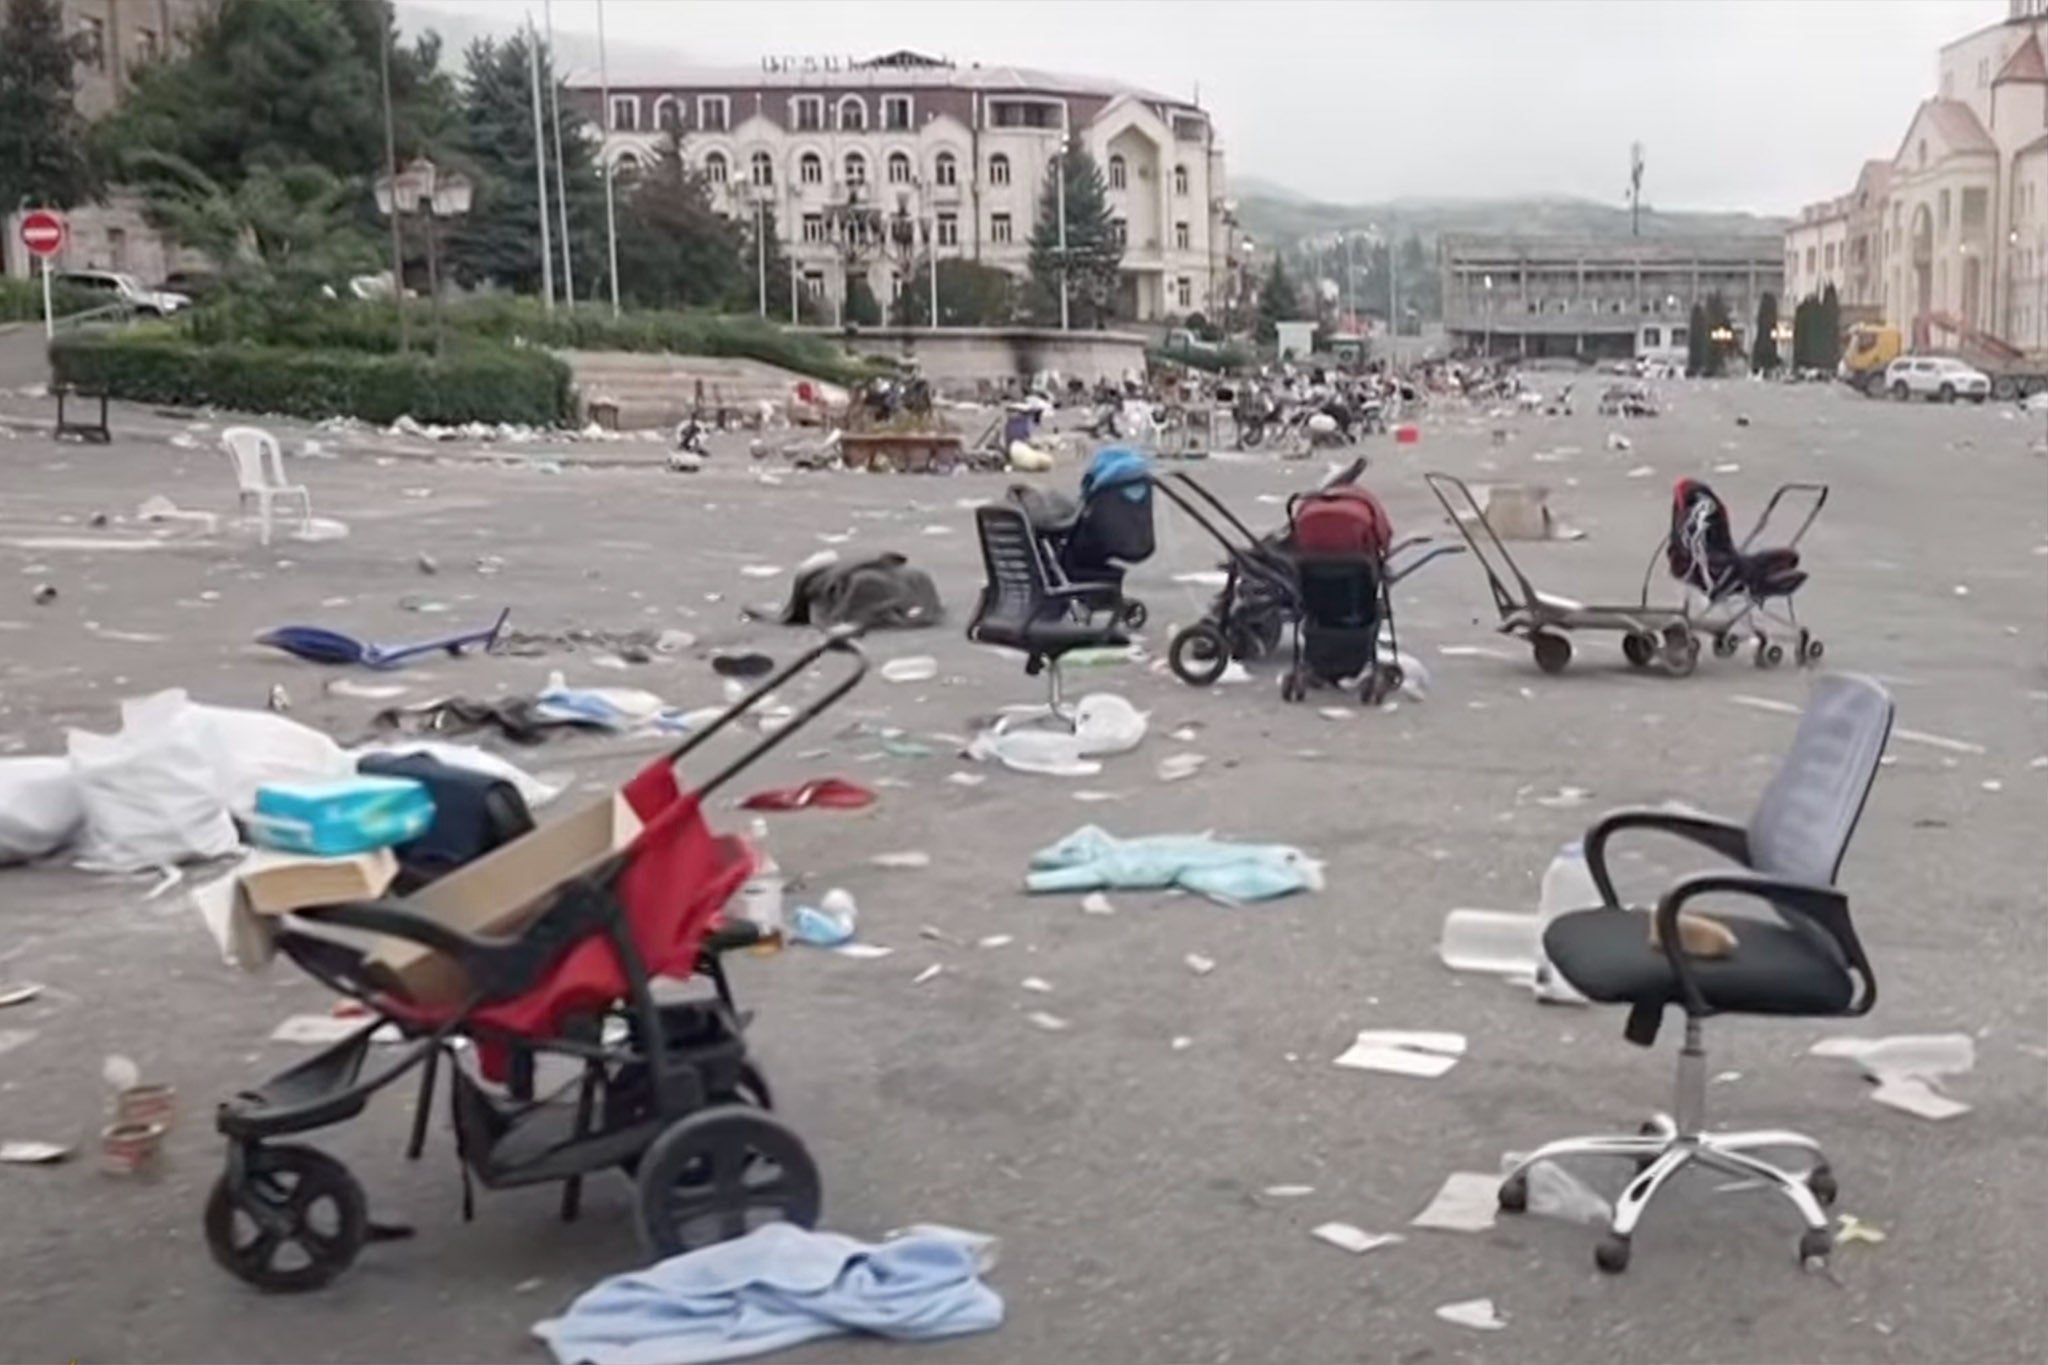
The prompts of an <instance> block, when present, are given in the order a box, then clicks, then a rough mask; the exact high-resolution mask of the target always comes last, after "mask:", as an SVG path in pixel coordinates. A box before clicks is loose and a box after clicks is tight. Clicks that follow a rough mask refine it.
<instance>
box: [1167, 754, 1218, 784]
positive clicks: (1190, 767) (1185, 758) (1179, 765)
mask: <svg viewBox="0 0 2048 1365" xmlns="http://www.w3.org/2000/svg"><path fill="white" fill-rule="evenodd" d="M1208 761H1209V759H1208V756H1207V755H1205V754H1196V753H1180V754H1169V755H1167V756H1166V757H1165V758H1162V759H1160V760H1159V780H1160V781H1161V782H1178V781H1180V780H1181V779H1182V778H1186V777H1193V776H1194V775H1195V774H1196V773H1198V772H1200V771H1201V770H1202V765H1203V764H1205V763H1207V762H1208Z"/></svg>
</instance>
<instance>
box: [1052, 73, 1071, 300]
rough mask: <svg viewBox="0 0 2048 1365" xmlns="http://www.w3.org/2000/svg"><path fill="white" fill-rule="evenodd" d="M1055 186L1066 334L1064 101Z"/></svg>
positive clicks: (1065, 121)
mask: <svg viewBox="0 0 2048 1365" xmlns="http://www.w3.org/2000/svg"><path fill="white" fill-rule="evenodd" d="M1053 184H1054V191H1053V192H1054V194H1055V196H1056V197H1057V202H1058V211H1059V220H1060V330H1061V331H1062V332H1064V331H1066V330H1067V327H1068V324H1069V321H1070V315H1069V311H1068V304H1067V106H1066V102H1065V101H1064V100H1063V101H1061V103H1060V159H1059V171H1058V173H1057V178H1056V179H1055V180H1054V182H1053Z"/></svg>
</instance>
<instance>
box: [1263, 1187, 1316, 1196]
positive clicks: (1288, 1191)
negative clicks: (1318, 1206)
mask: <svg viewBox="0 0 2048 1365" xmlns="http://www.w3.org/2000/svg"><path fill="white" fill-rule="evenodd" d="M1315 1192H1316V1187H1315V1186H1313V1185H1268V1186H1266V1188H1265V1189H1263V1190H1260V1191H1259V1193H1260V1194H1263V1195H1265V1196H1266V1198H1268V1199H1301V1198H1304V1197H1306V1196H1308V1195H1311V1194H1314V1193H1315Z"/></svg>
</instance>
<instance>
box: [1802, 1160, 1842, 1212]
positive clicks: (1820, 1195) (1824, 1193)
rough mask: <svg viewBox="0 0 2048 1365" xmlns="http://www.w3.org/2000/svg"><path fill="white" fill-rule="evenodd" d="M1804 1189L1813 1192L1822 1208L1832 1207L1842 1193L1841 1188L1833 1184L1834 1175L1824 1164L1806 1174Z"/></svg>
mask: <svg viewBox="0 0 2048 1365" xmlns="http://www.w3.org/2000/svg"><path fill="white" fill-rule="evenodd" d="M1806 1188H1807V1189H1809V1190H1811V1191H1812V1192H1813V1197H1814V1198H1815V1199H1818V1200H1819V1201H1820V1203H1821V1207H1822V1208H1827V1207H1830V1206H1832V1205H1833V1204H1834V1202H1835V1200H1836V1199H1837V1198H1838V1197H1840V1195H1841V1193H1842V1189H1841V1186H1839V1185H1837V1184H1836V1183H1835V1173H1834V1172H1833V1171H1831V1170H1829V1169H1828V1168H1827V1164H1826V1163H1825V1162H1823V1163H1822V1164H1821V1165H1818V1166H1816V1167H1814V1168H1813V1169H1812V1170H1811V1171H1808V1172H1807V1174H1806Z"/></svg>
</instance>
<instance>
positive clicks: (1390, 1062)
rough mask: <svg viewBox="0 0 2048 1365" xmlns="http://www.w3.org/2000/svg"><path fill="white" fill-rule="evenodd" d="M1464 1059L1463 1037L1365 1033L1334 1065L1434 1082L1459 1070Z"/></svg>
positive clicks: (1380, 1031)
mask: <svg viewBox="0 0 2048 1365" xmlns="http://www.w3.org/2000/svg"><path fill="white" fill-rule="evenodd" d="M1464 1055H1465V1035H1464V1034H1462V1033H1432V1032H1427V1031H1417V1030H1411V1029H1365V1030H1362V1031H1361V1032H1360V1033H1359V1035H1358V1037H1357V1039H1356V1040H1355V1041H1353V1043H1352V1044H1351V1046H1350V1047H1349V1048H1347V1049H1346V1050H1345V1051H1344V1052H1343V1053H1342V1054H1341V1055H1340V1056H1338V1057H1337V1058H1336V1059H1335V1063H1336V1065H1338V1066H1341V1067H1345V1068H1347V1069H1349V1070H1353V1071H1386V1072H1391V1073H1393V1074H1394V1075H1397V1076H1421V1077H1425V1078H1427V1079H1430V1080H1434V1079H1435V1078H1437V1077H1438V1076H1441V1075H1443V1074H1444V1073H1445V1072H1446V1071H1449V1070H1450V1069H1451V1068H1452V1067H1454V1066H1456V1065H1457V1064H1458V1059H1459V1058H1460V1057H1462V1056H1464Z"/></svg>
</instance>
